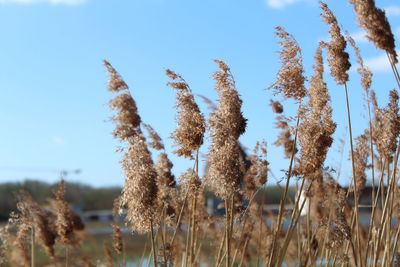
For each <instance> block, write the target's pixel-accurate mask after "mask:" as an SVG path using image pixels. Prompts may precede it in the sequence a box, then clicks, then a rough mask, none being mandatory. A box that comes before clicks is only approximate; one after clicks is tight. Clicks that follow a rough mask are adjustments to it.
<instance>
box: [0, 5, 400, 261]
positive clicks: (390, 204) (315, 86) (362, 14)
mask: <svg viewBox="0 0 400 267" xmlns="http://www.w3.org/2000/svg"><path fill="white" fill-rule="evenodd" d="M350 3H351V4H352V6H353V7H354V12H355V14H356V16H357V17H356V19H357V22H358V23H359V26H360V27H361V28H363V29H365V30H366V32H367V34H368V36H367V38H368V39H369V40H370V41H371V42H372V43H373V44H374V45H375V46H376V47H377V48H378V49H382V50H384V51H385V52H386V53H387V56H388V62H389V63H390V65H391V67H392V70H393V75H394V77H395V80H396V81H397V84H396V85H394V86H397V89H394V90H391V91H390V92H389V102H388V104H387V106H385V107H379V106H378V104H377V100H376V95H375V92H374V91H373V90H371V89H370V86H371V81H372V75H373V74H372V72H371V71H370V70H369V69H368V67H367V66H365V65H364V62H363V59H362V57H361V55H360V51H359V49H358V48H357V45H356V43H355V41H354V40H353V39H352V38H351V37H350V35H349V34H348V33H347V32H346V30H345V29H343V28H341V26H340V24H339V22H338V21H337V19H336V17H335V15H334V13H333V12H332V11H331V10H330V9H329V7H328V5H327V4H326V3H324V2H320V8H321V18H322V21H323V22H324V23H326V24H327V26H328V27H329V34H330V37H331V38H330V41H329V42H320V43H319V45H318V48H317V50H316V52H315V57H314V62H315V63H314V73H312V74H311V75H310V76H309V78H307V77H306V76H305V71H304V68H303V57H302V53H301V48H300V46H299V45H298V43H297V42H296V39H295V37H294V36H293V35H292V34H290V33H288V32H286V31H285V29H284V28H283V27H281V26H278V27H276V37H277V39H278V42H279V45H280V46H281V50H280V51H279V57H280V65H281V67H280V69H279V71H278V73H277V75H276V81H274V82H273V83H272V85H270V86H269V87H268V89H267V90H272V91H273V92H274V99H271V100H270V105H271V108H272V111H273V112H274V113H275V114H276V128H277V129H279V130H280V131H281V133H280V135H279V136H278V139H277V141H276V142H275V143H274V145H277V146H282V148H283V150H284V155H283V157H285V158H287V159H290V161H289V166H288V168H287V170H286V177H285V178H286V180H285V187H282V188H281V189H282V198H281V200H280V203H279V212H278V213H277V214H276V213H273V212H271V211H269V210H268V209H267V208H266V206H265V205H264V202H263V201H256V200H255V199H257V194H258V193H259V192H260V190H262V189H263V188H265V187H266V186H268V185H267V178H268V173H269V167H270V166H269V162H268V160H267V143H266V142H265V141H263V140H260V142H257V145H256V146H255V148H254V150H253V151H252V152H251V153H249V155H245V154H244V153H243V152H242V149H241V144H240V143H239V137H240V136H241V135H242V134H243V133H244V132H245V131H246V125H247V119H246V118H244V116H243V113H242V111H241V108H242V100H241V96H240V94H239V91H238V88H236V83H235V79H234V75H233V71H231V69H230V67H229V66H228V65H227V64H226V63H225V62H224V61H222V60H214V62H215V63H216V71H215V72H214V74H213V76H212V78H213V80H214V81H215V90H216V92H217V94H218V100H217V103H218V104H217V105H215V104H213V103H212V101H210V100H208V99H207V98H206V97H204V96H201V98H203V100H205V101H206V103H207V104H209V106H210V110H211V113H210V115H209V119H208V120H206V119H205V117H204V116H203V114H202V113H201V111H200V108H199V106H198V104H197V103H196V98H195V95H194V92H193V91H192V89H191V88H190V86H189V84H188V83H187V82H186V81H185V80H184V78H183V77H182V76H181V75H180V74H178V73H176V72H174V71H173V70H170V69H167V70H166V76H167V77H168V78H169V82H168V83H167V86H168V87H170V88H171V89H172V90H174V92H175V93H176V106H175V109H176V124H177V128H176V130H175V131H174V132H173V133H172V135H171V138H172V139H173V140H174V143H175V148H176V150H175V151H174V152H173V153H175V154H177V155H178V156H179V157H184V158H186V159H187V160H190V161H192V163H193V167H192V168H189V169H188V170H187V171H186V172H185V173H183V174H181V176H180V177H179V178H176V177H175V176H174V175H173V174H172V172H171V169H172V166H173V164H172V162H171V161H170V160H169V158H168V154H167V152H166V151H165V147H164V144H163V142H162V140H161V138H160V137H159V135H158V134H157V132H156V131H155V130H154V129H153V128H152V127H151V126H150V125H149V124H146V123H144V122H143V121H142V119H141V117H140V115H139V111H138V109H137V106H136V103H135V100H134V99H133V98H132V95H131V94H130V91H129V88H128V85H127V84H126V83H125V82H124V80H123V78H122V77H121V76H120V75H119V74H118V72H117V71H116V70H115V69H114V67H113V66H112V65H111V64H110V63H109V62H107V61H104V65H105V67H106V69H107V71H108V73H109V81H108V90H109V91H110V92H112V93H114V95H115V97H114V98H113V99H111V100H110V102H109V107H110V110H111V113H112V121H113V122H114V124H115V130H114V133H113V134H114V137H115V138H117V139H118V140H119V141H120V142H121V148H119V151H120V152H121V155H122V160H121V166H122V170H123V172H124V174H125V177H126V181H125V184H124V188H123V190H122V192H121V195H120V197H119V198H118V199H116V200H115V203H114V212H115V215H116V216H117V215H118V214H122V213H123V212H126V218H125V222H126V225H127V226H128V227H129V229H130V230H131V231H132V232H133V233H135V234H142V235H146V236H147V241H146V243H145V244H143V252H142V259H141V260H140V262H139V263H138V265H140V266H144V264H147V266H150V265H153V266H164V267H166V266H217V267H218V266H226V267H233V266H282V265H284V266H361V267H363V266H400V252H399V248H398V241H399V236H400V220H399V219H400V217H399V215H400V213H399V210H400V195H399V185H398V177H399V174H398V171H397V168H398V167H397V166H398V159H399V154H400V143H399V142H398V139H399V135H400V115H399V91H398V90H400V76H399V73H398V70H397V68H396V63H397V61H398V59H397V54H396V50H395V42H394V37H393V33H392V31H391V29H390V24H389V23H388V21H387V19H386V16H385V13H384V11H382V10H381V9H379V8H378V7H376V6H375V2H374V1H373V0H350ZM350 48H351V49H354V51H355V55H356V57H357V63H358V65H359V66H358V69H357V70H358V74H359V76H360V77H361V79H360V78H359V77H357V76H356V75H354V76H355V77H354V78H355V79H360V85H361V86H362V88H363V89H364V93H365V94H364V96H365V97H364V100H365V107H366V109H367V114H368V120H369V123H368V125H369V127H368V128H367V129H365V131H364V132H363V134H361V135H360V136H357V137H354V136H353V133H352V122H351V118H352V116H351V100H352V99H349V97H348V91H349V90H351V88H348V81H349V80H350V78H353V77H350V74H349V72H348V71H349V69H350V66H351V64H350V61H349V53H348V52H347V50H348V49H350ZM324 57H326V60H327V62H328V66H329V73H330V75H331V76H332V77H333V79H334V80H335V82H336V84H337V87H338V88H330V89H329V90H336V89H337V90H343V99H344V100H345V101H346V102H345V103H346V109H347V121H348V131H349V132H348V136H349V140H348V141H349V143H350V148H351V149H350V161H351V164H352V172H351V180H349V184H351V186H350V188H349V189H348V190H345V188H342V186H341V185H340V184H339V183H338V182H337V179H338V177H339V175H340V174H339V173H337V174H335V173H334V172H331V171H329V169H328V168H326V167H325V159H326V155H327V153H328V151H329V149H330V148H331V145H332V143H333V142H334V137H333V134H334V133H335V130H336V123H335V122H334V121H333V119H332V111H333V109H334V108H335V107H332V106H331V98H330V94H329V90H328V87H327V84H326V83H325V82H324V78H325V79H326V77H324V73H325V69H324ZM307 81H309V82H308V83H307ZM339 88H342V89H339ZM287 99H291V100H293V101H290V103H293V102H294V103H295V105H296V106H297V112H296V115H295V117H288V116H285V114H284V110H285V106H287V105H290V104H289V102H287V101H286V100H287ZM360 99H361V96H360ZM206 132H208V135H209V139H210V143H211V145H210V147H209V148H208V155H207V157H208V165H207V168H206V171H205V174H204V176H203V177H200V176H199V149H200V147H201V146H202V145H203V142H204V138H205V137H204V136H205V133H206ZM154 155H157V157H154V158H157V161H156V162H154V161H153V156H154ZM367 179H371V181H372V185H373V186H372V194H371V196H370V201H369V203H370V205H369V206H368V207H369V208H370V210H371V212H370V214H369V216H370V217H369V218H368V221H369V223H368V224H362V223H360V203H359V201H360V196H361V194H362V192H363V189H364V188H365V185H366V181H367ZM295 181H297V184H298V187H297V192H298V194H297V195H296V197H295V198H294V199H291V198H289V196H288V195H289V194H288V191H289V186H290V184H293V183H294V182H295ZM206 191H209V192H212V193H213V194H214V195H215V196H216V197H218V198H219V199H221V200H222V201H223V202H222V206H223V209H224V213H223V214H222V215H220V216H213V214H209V213H208V211H207V210H206V207H205V199H206V198H205V192H206ZM64 195H65V187H64V183H63V181H61V182H60V187H59V189H58V191H57V192H55V199H52V200H49V207H48V208H43V207H41V206H40V205H38V204H37V203H36V202H35V201H34V200H33V199H32V198H31V197H30V196H29V194H28V193H26V192H20V193H18V194H17V196H18V211H17V212H16V213H13V214H11V216H10V221H9V223H8V224H7V225H6V226H5V227H4V228H3V229H2V230H1V232H0V238H1V239H0V240H1V242H2V243H1V246H0V253H1V255H2V257H1V259H0V263H1V262H4V263H5V262H8V263H10V264H11V265H13V266H29V265H31V266H35V258H34V255H35V250H36V249H37V248H36V247H37V245H39V246H41V247H43V248H44V250H45V251H46V252H47V254H48V256H49V257H50V258H51V259H54V260H53V265H54V266H58V265H65V266H83V265H86V266H93V265H95V264H96V265H97V266H125V265H126V255H125V254H126V251H125V246H126V245H127V244H126V242H127V241H126V240H125V241H124V238H123V235H122V233H121V228H120V227H119V226H118V225H113V226H112V227H113V231H114V233H113V235H112V236H110V242H108V243H107V242H105V243H104V255H105V256H104V258H100V259H98V260H97V262H96V263H95V262H93V261H90V260H88V257H87V255H84V254H76V252H75V254H74V256H73V257H71V256H70V255H69V251H70V249H72V248H75V250H74V251H76V248H79V246H80V243H81V242H82V239H83V238H85V234H84V231H83V228H84V227H83V224H82V221H81V220H80V219H79V217H78V216H77V215H76V214H75V213H74V212H73V211H72V210H71V209H70V207H69V205H68V203H67V202H66V201H65V198H64ZM288 204H290V205H291V207H293V208H292V209H291V210H288V208H287V207H288ZM363 207H364V208H365V205H364V206H363ZM110 244H111V246H110ZM56 248H57V250H55V249H56ZM55 251H57V253H55ZM0 265H1V264H0Z"/></svg>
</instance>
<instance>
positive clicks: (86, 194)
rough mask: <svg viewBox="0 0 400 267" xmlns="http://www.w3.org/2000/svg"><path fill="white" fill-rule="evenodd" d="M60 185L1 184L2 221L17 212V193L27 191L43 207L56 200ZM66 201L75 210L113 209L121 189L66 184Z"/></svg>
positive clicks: (33, 183) (0, 215)
mask: <svg viewBox="0 0 400 267" xmlns="http://www.w3.org/2000/svg"><path fill="white" fill-rule="evenodd" d="M57 186H58V183H54V184H49V183H45V182H41V181H36V180H25V181H24V182H9V183H3V184H0V221H5V220H7V219H8V216H9V214H10V212H11V211H15V210H16V193H18V192H19V191H20V190H25V191H27V192H28V193H29V194H31V195H32V197H33V199H34V200H35V201H36V202H38V203H39V204H41V205H44V206H45V205H46V204H47V199H48V198H54V193H53V192H54V191H55V190H56V188H57ZM66 188H67V192H66V200H67V201H68V202H69V203H70V204H71V206H72V207H73V208H74V209H78V210H84V211H85V210H105V209H112V207H113V201H114V199H115V198H116V197H117V196H118V195H119V194H120V193H121V188H120V187H100V188H95V187H92V186H89V185H85V184H81V183H70V182H66Z"/></svg>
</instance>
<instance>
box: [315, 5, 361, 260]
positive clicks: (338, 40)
mask: <svg viewBox="0 0 400 267" xmlns="http://www.w3.org/2000/svg"><path fill="white" fill-rule="evenodd" d="M320 4H321V9H322V10H323V11H324V14H321V16H322V18H323V20H324V22H325V23H326V24H328V25H330V29H329V33H330V35H331V39H332V40H331V43H329V44H328V45H327V49H328V63H329V65H330V68H331V75H332V76H333V77H334V78H335V81H336V82H337V84H338V85H344V89H345V94H346V107H347V121H348V127H349V137H350V148H351V163H352V171H353V181H354V189H355V190H354V199H355V219H356V222H355V223H356V240H357V246H358V251H359V253H358V258H359V259H358V262H359V263H360V264H361V266H363V265H362V256H361V243H360V242H361V241H360V226H359V214H358V189H357V180H356V178H357V177H356V173H355V171H356V169H355V163H354V148H353V136H352V129H351V119H350V106H349V97H348V92H347V91H348V90H347V81H348V79H349V75H348V74H347V70H348V69H350V66H351V64H350V62H349V54H348V53H347V52H345V48H346V41H345V39H344V37H343V36H342V34H341V32H340V27H339V26H338V22H337V20H336V17H335V15H334V14H333V12H332V11H331V10H330V9H329V8H328V6H327V5H326V3H324V2H322V1H320Z"/></svg>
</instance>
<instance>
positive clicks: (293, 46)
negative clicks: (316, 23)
mask: <svg viewBox="0 0 400 267" xmlns="http://www.w3.org/2000/svg"><path fill="white" fill-rule="evenodd" d="M275 29H276V33H275V34H276V36H277V37H278V38H279V39H280V40H281V41H279V44H280V46H281V47H282V51H280V52H279V58H280V61H281V64H282V66H281V68H280V69H279V72H278V74H277V80H276V82H275V83H274V84H272V85H271V86H270V87H268V88H267V89H271V88H272V89H274V91H275V92H274V93H275V94H280V93H282V94H283V97H284V98H293V99H295V100H297V101H299V100H301V99H302V98H303V97H304V96H305V95H306V88H305V87H304V82H305V81H306V78H305V77H304V67H303V57H302V55H301V49H300V47H299V45H298V44H297V42H296V39H294V37H293V35H291V34H289V33H287V32H286V31H285V30H284V29H283V28H282V27H280V26H278V27H275Z"/></svg>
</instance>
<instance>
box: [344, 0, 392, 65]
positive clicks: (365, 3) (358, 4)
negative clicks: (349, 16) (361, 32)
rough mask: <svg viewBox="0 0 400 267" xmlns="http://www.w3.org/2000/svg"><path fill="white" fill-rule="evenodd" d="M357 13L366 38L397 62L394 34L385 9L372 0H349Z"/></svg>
mask: <svg viewBox="0 0 400 267" xmlns="http://www.w3.org/2000/svg"><path fill="white" fill-rule="evenodd" d="M349 3H350V4H352V5H353V7H354V12H355V13H356V14H357V22H358V25H359V26H360V27H361V28H363V29H365V30H366V31H367V38H368V40H370V41H371V42H372V43H373V44H374V45H375V47H376V48H379V49H382V50H385V51H386V52H387V53H388V55H390V57H391V60H392V61H393V62H394V63H397V53H396V47H395V40H394V35H393V33H392V29H391V27H390V24H389V22H388V20H387V18H386V15H385V11H384V10H382V9H380V8H377V7H376V6H375V1H374V0H349Z"/></svg>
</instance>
